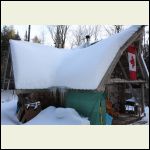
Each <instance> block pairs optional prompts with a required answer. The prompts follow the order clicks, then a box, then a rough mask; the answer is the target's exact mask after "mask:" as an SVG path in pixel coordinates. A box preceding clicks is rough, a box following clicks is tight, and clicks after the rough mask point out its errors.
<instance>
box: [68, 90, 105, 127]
mask: <svg viewBox="0 0 150 150" xmlns="http://www.w3.org/2000/svg"><path fill="white" fill-rule="evenodd" d="M65 107H70V108H74V109H75V110H76V111H77V112H78V113H79V114H80V115H81V116H84V117H88V119H89V120H90V124H92V125H103V124H106V104H105V94H104V93H102V92H96V91H78V90H69V91H68V92H67V93H66V94H65Z"/></svg>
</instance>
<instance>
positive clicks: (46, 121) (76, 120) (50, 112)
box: [1, 91, 90, 125]
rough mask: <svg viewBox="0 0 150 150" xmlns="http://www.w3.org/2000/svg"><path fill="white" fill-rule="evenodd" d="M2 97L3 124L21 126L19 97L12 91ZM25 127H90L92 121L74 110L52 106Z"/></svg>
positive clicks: (5, 92) (4, 92) (2, 93)
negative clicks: (17, 114)
mask: <svg viewBox="0 0 150 150" xmlns="http://www.w3.org/2000/svg"><path fill="white" fill-rule="evenodd" d="M1 95H2V97H1V101H3V103H1V124H2V125H21V124H22V123H20V122H19V121H18V119H17V116H16V108H17V95H14V96H13V95H12V92H11V91H3V92H1ZM13 97H15V98H13ZM8 99H9V101H8ZM23 125H90V121H89V120H88V118H85V117H81V116H80V115H79V114H78V113H77V112H76V111H75V110H74V109H72V108H56V107H54V106H50V107H48V108H46V109H44V110H43V111H41V112H40V113H39V114H38V115H37V116H36V117H34V118H33V119H32V120H30V121H28V122H27V123H25V124H23Z"/></svg>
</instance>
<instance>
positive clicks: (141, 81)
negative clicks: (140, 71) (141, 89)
mask: <svg viewBox="0 0 150 150" xmlns="http://www.w3.org/2000/svg"><path fill="white" fill-rule="evenodd" d="M115 83H127V84H128V83H132V84H134V83H146V81H145V80H125V79H116V78H114V79H110V80H109V82H107V84H115Z"/></svg>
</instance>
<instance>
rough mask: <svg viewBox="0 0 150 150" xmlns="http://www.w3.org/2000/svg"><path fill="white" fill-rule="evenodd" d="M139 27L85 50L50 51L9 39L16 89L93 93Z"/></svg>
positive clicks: (133, 27)
mask: <svg viewBox="0 0 150 150" xmlns="http://www.w3.org/2000/svg"><path fill="white" fill-rule="evenodd" d="M140 27H141V26H140V25H137V26H131V27H130V28H128V29H126V30H124V31H122V32H120V33H118V34H115V35H112V36H111V37H109V38H107V39H104V40H102V41H100V42H97V43H96V44H93V45H91V46H89V47H86V48H77V49H74V50H68V49H58V48H52V47H50V46H45V45H42V44H36V43H30V42H25V41H14V40H10V48H11V54H12V62H13V73H14V78H15V88H16V89H47V88H50V87H62V86H63V87H67V88H70V89H88V90H95V89H96V88H97V87H98V85H99V83H100V82H101V80H102V79H103V77H104V75H105V73H106V72H107V70H108V68H109V67H110V65H111V63H112V62H113V60H114V58H115V56H116V54H117V53H118V51H119V49H120V48H121V47H122V46H123V45H124V44H125V42H126V41H127V40H128V39H129V38H130V37H131V36H132V35H133V34H134V33H135V32H136V31H138V29H139V28H140Z"/></svg>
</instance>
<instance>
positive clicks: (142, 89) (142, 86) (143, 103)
mask: <svg viewBox="0 0 150 150" xmlns="http://www.w3.org/2000/svg"><path fill="white" fill-rule="evenodd" d="M141 91H142V99H141V102H142V112H144V106H145V93H144V92H145V88H144V84H142V85H141Z"/></svg>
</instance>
